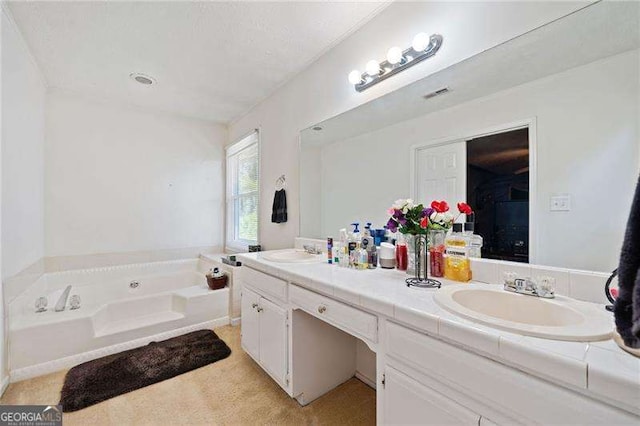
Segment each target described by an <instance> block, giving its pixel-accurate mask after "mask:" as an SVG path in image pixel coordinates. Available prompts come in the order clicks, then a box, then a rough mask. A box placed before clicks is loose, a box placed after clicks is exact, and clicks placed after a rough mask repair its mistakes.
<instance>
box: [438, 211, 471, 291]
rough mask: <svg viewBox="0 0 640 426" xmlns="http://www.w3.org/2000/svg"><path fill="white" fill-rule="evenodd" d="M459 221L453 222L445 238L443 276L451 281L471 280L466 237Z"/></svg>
mask: <svg viewBox="0 0 640 426" xmlns="http://www.w3.org/2000/svg"><path fill="white" fill-rule="evenodd" d="M462 230H463V227H462V224H461V223H454V224H453V232H452V233H451V234H450V235H449V236H448V237H447V238H446V240H445V251H446V254H447V257H446V259H445V268H444V276H445V278H448V279H450V280H453V281H460V282H467V281H470V280H471V262H470V261H469V255H468V243H469V240H468V238H467V237H466V236H465V235H464V234H463V233H462Z"/></svg>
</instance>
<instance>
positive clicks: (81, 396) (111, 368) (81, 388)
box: [60, 330, 231, 412]
mask: <svg viewBox="0 0 640 426" xmlns="http://www.w3.org/2000/svg"><path fill="white" fill-rule="evenodd" d="M230 354H231V349H229V347H228V346H227V345H226V344H225V343H224V342H223V341H222V340H221V339H220V338H219V337H218V336H217V335H216V333H214V332H213V331H212V330H198V331H194V332H191V333H187V334H184V335H182V336H178V337H173V338H171V339H168V340H163V341H161V342H151V343H149V344H148V345H147V346H142V347H140V348H135V349H131V350H128V351H124V352H120V353H117V354H113V355H109V356H105V357H103V358H99V359H95V360H93V361H89V362H85V363H84V364H80V365H78V366H76V367H73V368H72V369H71V370H69V371H68V372H67V375H66V377H65V379H64V386H63V387H62V392H61V396H60V405H62V410H63V411H67V412H68V411H76V410H80V409H82V408H85V407H88V406H90V405H93V404H97V403H98V402H102V401H105V400H107V399H109V398H113V397H114V396H118V395H122V394H123V393H127V392H131V391H133V390H136V389H140V388H143V387H145V386H149V385H152V384H154V383H158V382H161V381H163V380H166V379H170V378H172V377H175V376H178V375H180V374H182V373H186V372H188V371H191V370H195V369H196V368H200V367H203V366H205V365H207V364H211V363H213V362H216V361H219V360H221V359H224V358H226V357H228V356H229V355H230Z"/></svg>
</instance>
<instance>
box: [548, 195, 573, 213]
mask: <svg viewBox="0 0 640 426" xmlns="http://www.w3.org/2000/svg"><path fill="white" fill-rule="evenodd" d="M549 210H550V211H552V212H568V211H570V210H571V196H570V195H569V194H557V195H552V196H551V199H550V203H549Z"/></svg>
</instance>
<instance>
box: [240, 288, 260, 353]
mask: <svg viewBox="0 0 640 426" xmlns="http://www.w3.org/2000/svg"><path fill="white" fill-rule="evenodd" d="M259 302H260V296H258V295H257V294H256V293H254V292H252V291H251V290H248V289H246V288H245V289H243V290H242V323H241V327H242V348H243V349H244V350H245V351H247V352H248V353H249V355H251V356H252V357H253V359H255V360H259V359H260V350H259V349H260V322H259V313H258V305H259Z"/></svg>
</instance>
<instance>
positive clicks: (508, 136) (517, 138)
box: [467, 128, 529, 175]
mask: <svg viewBox="0 0 640 426" xmlns="http://www.w3.org/2000/svg"><path fill="white" fill-rule="evenodd" d="M467 164H469V165H471V166H475V167H477V168H480V169H482V170H485V171H487V172H491V173H494V174H498V175H517V174H521V173H524V172H528V171H529V129H528V128H524V129H518V130H511V131H508V132H502V133H496V134H493V135H488V136H482V137H479V138H475V139H471V140H469V141H468V143H467Z"/></svg>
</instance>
